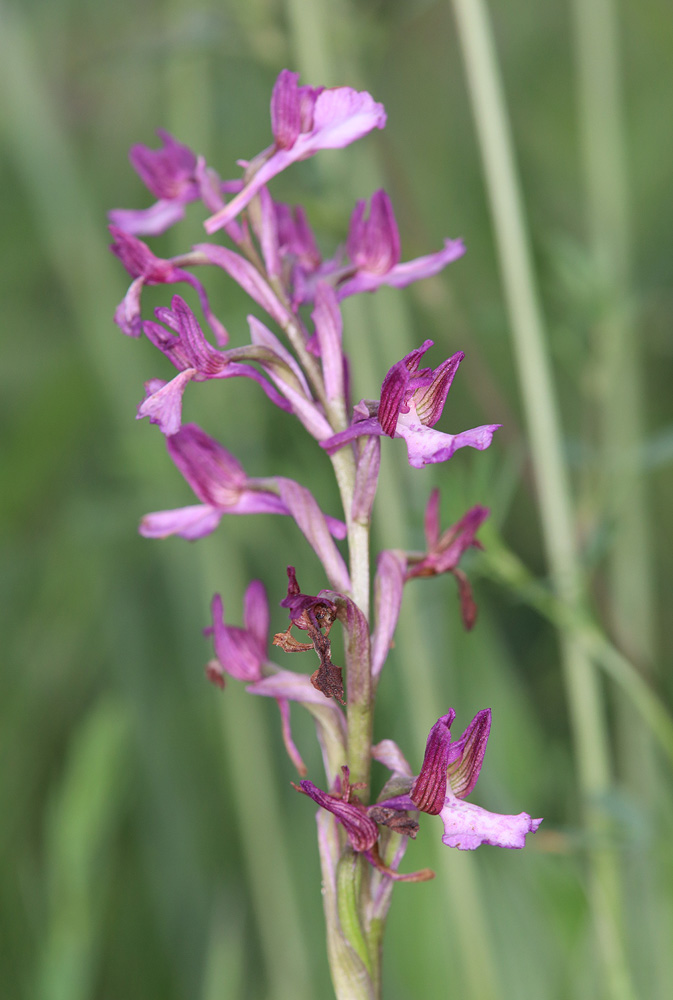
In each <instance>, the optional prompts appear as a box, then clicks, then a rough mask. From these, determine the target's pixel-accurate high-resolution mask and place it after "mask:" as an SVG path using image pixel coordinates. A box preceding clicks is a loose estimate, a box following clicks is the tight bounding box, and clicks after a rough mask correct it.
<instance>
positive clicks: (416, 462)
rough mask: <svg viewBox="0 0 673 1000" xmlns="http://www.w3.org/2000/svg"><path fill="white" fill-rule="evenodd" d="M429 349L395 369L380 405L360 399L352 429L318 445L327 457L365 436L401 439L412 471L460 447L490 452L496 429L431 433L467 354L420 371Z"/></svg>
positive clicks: (485, 427) (444, 458)
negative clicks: (487, 449)
mask: <svg viewBox="0 0 673 1000" xmlns="http://www.w3.org/2000/svg"><path fill="white" fill-rule="evenodd" d="M432 345H433V341H432V340H426V341H425V342H424V343H423V344H422V346H421V347H419V348H418V349H417V350H415V351H411V352H410V353H409V354H407V355H406V356H405V357H404V358H402V360H401V361H398V362H397V364H394V365H393V367H392V368H391V369H390V371H389V372H388V374H387V375H386V377H385V379H384V380H383V386H382V388H381V400H380V402H379V403H368V402H366V401H365V400H363V401H362V402H361V403H359V404H358V406H357V407H356V408H355V414H354V420H353V423H352V424H351V426H350V427H348V428H346V430H345V431H341V432H340V433H339V434H335V435H333V436H332V437H331V438H329V439H328V440H327V441H322V442H321V446H322V447H323V448H325V450H326V451H327V452H329V454H330V455H331V454H333V453H334V452H335V451H338V450H339V448H342V447H343V446H344V445H345V444H347V443H348V442H349V441H353V440H355V438H358V437H363V436H364V435H369V434H374V435H383V434H386V435H388V436H389V437H397V438H404V440H405V442H406V445H407V453H408V456H409V464H410V465H412V466H413V467H414V468H416V469H420V468H422V467H423V466H424V465H426V464H428V463H430V462H445V461H447V459H449V458H451V456H452V455H453V453H454V452H455V451H457V450H458V448H464V447H466V446H469V447H470V448H477V449H478V450H479V451H483V450H484V449H485V448H488V446H489V445H490V443H491V440H492V438H493V434H494V432H495V431H496V430H497V429H498V427H499V426H500V424H485V425H483V426H481V427H474V428H472V429H471V430H468V431H462V432H461V433H460V434H445V433H444V432H442V431H436V430H434V425H435V424H436V423H437V421H438V420H439V418H440V417H441V415H442V410H443V409H444V403H445V402H446V397H447V395H448V392H449V389H450V387H451V383H452V382H453V377H454V375H455V374H456V371H457V369H458V365H459V364H460V362H461V361H462V360H463V358H464V356H465V355H464V354H463V352H462V351H458V352H457V353H456V354H453V355H452V356H451V357H450V358H447V360H446V361H443V362H442V364H441V365H439V366H438V367H437V368H435V369H434V370H433V369H432V368H421V369H419V367H418V365H419V362H420V359H421V358H422V357H423V355H424V354H425V352H426V351H427V350H428V348H429V347H432Z"/></svg>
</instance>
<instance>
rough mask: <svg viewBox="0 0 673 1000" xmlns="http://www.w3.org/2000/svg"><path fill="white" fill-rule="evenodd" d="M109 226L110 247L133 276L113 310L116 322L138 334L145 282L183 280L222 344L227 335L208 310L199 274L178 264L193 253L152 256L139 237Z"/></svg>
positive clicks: (140, 331)
mask: <svg viewBox="0 0 673 1000" xmlns="http://www.w3.org/2000/svg"><path fill="white" fill-rule="evenodd" d="M109 229H110V232H111V233H112V235H113V237H114V243H112V244H111V246H110V250H112V253H113V254H115V256H116V257H119V259H120V261H121V262H122V264H123V265H124V267H125V268H126V270H127V271H128V273H129V274H130V275H131V277H132V278H133V281H132V283H131V286H130V288H129V290H128V292H127V293H126V295H125V296H124V298H123V299H122V301H121V302H120V303H119V305H118V306H117V308H116V310H115V314H114V321H115V323H116V324H117V326H119V327H120V328H121V330H122V331H123V332H124V333H126V334H128V335H129V336H131V337H139V336H140V334H141V333H142V332H143V325H142V319H141V315H140V295H141V292H142V289H143V287H144V286H145V285H175V284H177V283H178V282H180V281H185V282H187V284H189V285H191V286H192V288H194V289H195V291H196V293H197V295H198V296H199V301H200V302H201V308H202V309H203V314H204V316H205V317H206V319H207V320H208V323H209V325H210V328H211V330H212V331H213V333H214V334H215V337H216V339H217V342H218V344H220V346H224V345H225V344H226V343H227V341H228V339H229V337H228V334H227V331H226V330H225V328H224V326H223V325H222V323H220V321H219V319H218V318H217V317H216V316H215V315H214V314H213V312H212V311H211V308H210V304H209V302H208V296H207V295H206V290H205V288H204V287H203V285H202V284H201V282H200V281H199V280H198V278H195V277H194V275H193V274H190V272H189V271H185V269H184V266H181V265H185V264H189V263H192V260H191V257H193V255H190V254H184V255H183V256H181V257H173V258H170V259H169V260H162V259H161V258H160V257H155V255H154V254H153V253H152V251H151V250H150V248H149V247H148V246H147V244H146V243H143V242H142V240H139V239H137V238H136V237H135V236H132V235H131V234H130V233H126V232H124V230H123V229H120V228H119V227H118V226H110V227H109Z"/></svg>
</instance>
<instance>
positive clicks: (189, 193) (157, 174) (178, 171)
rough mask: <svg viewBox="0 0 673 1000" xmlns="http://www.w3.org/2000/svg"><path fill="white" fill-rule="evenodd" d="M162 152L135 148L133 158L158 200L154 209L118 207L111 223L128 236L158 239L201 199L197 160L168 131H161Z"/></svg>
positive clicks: (139, 145)
mask: <svg viewBox="0 0 673 1000" xmlns="http://www.w3.org/2000/svg"><path fill="white" fill-rule="evenodd" d="M157 135H158V136H159V138H160V139H161V142H162V145H161V147H160V149H150V148H149V147H148V146H143V145H141V144H138V145H135V146H132V147H131V151H130V153H129V159H130V160H131V165H132V166H133V168H134V170H135V171H136V173H137V174H138V175H139V177H140V179H141V180H142V182H143V183H144V184H145V186H146V187H147V188H149V190H150V191H151V192H152V194H153V195H154V196H155V198H157V199H158V201H156V202H155V203H154V205H152V206H151V207H150V208H145V209H139V210H137V211H136V210H133V209H125V208H116V209H113V210H112V211H111V212H110V213H109V218H110V220H111V221H112V222H113V223H114V224H115V225H116V226H118V227H119V228H120V229H123V230H124V231H125V232H127V233H134V234H136V235H140V236H142V235H145V236H157V235H159V234H160V233H164V232H165V231H166V230H167V229H169V228H170V227H171V226H172V225H174V223H176V222H179V221H180V220H181V219H182V218H184V214H185V205H187V204H189V202H191V201H197V200H198V199H199V198H200V197H201V184H200V183H199V181H198V179H197V176H196V169H197V158H196V156H195V155H194V153H193V152H192V151H191V149H189V148H188V147H187V146H183V145H182V143H180V142H178V141H177V140H176V139H174V138H173V136H172V135H170V133H168V132H166V131H164V129H157Z"/></svg>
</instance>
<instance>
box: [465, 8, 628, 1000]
mask: <svg viewBox="0 0 673 1000" xmlns="http://www.w3.org/2000/svg"><path fill="white" fill-rule="evenodd" d="M453 7H454V10H455V14H456V20H457V24H458V31H459V35H460V42H461V47H462V50H463V56H464V60H465V68H466V74H467V80H468V88H469V92H470V98H471V101H472V108H473V113H474V117H475V124H476V129H477V134H478V139H479V144H480V147H481V155H482V160H483V166H484V172H485V175H486V187H487V190H488V196H489V200H490V203H491V212H492V215H493V223H494V227H495V236H496V242H497V245H498V251H499V260H500V267H501V272H502V280H503V285H504V291H505V297H506V302H507V308H508V311H509V314H510V323H511V331H512V338H513V344H514V351H515V356H516V362H517V366H518V370H519V379H520V382H521V388H522V396H523V405H524V410H525V415H526V422H527V425H528V434H529V437H530V443H531V452H532V456H533V464H534V470H535V477H536V483H537V489H538V494H539V505H540V517H541V521H542V531H543V536H544V542H545V548H546V550H547V558H548V560H549V565H550V569H551V575H552V578H553V581H554V587H555V590H556V592H557V594H558V596H559V598H560V599H561V600H562V601H563V602H564V603H567V604H568V605H569V606H570V607H571V608H573V609H578V608H580V607H581V598H582V594H581V589H582V588H581V574H580V566H579V560H578V557H577V552H576V547H575V539H574V527H573V508H572V500H571V494H570V485H569V482H568V477H567V473H566V468H565V464H564V457H563V448H562V441H561V427H560V421H559V417H558V411H557V404H556V393H555V390H554V385H553V380H552V376H551V369H550V363H549V358H548V354H547V348H546V343H545V332H544V324H543V320H542V313H541V310H540V306H539V302H538V295H537V289H536V282H535V277H534V273H533V266H532V261H531V254H530V246H529V238H528V233H527V228H526V222H525V215H524V209H523V202H522V198H521V191H520V184H519V179H518V176H517V171H516V167H515V161H514V150H513V143H512V137H511V132H510V125H509V118H508V115H507V110H506V105H505V98H504V92H503V87H502V80H501V77H500V70H499V66H498V61H497V56H496V51H495V44H494V40H493V33H492V28H491V23H490V20H489V17H488V12H487V9H486V4H485V3H484V2H483V0H453ZM560 641H561V649H562V654H563V667H564V674H565V684H566V691H567V697H568V703H569V710H570V718H571V723H572V730H573V738H574V743H575V754H576V760H577V768H578V780H579V784H580V788H581V792H582V798H583V800H584V808H585V815H586V822H587V826H588V828H589V830H590V832H591V834H592V835H593V837H592V839H593V840H594V842H595V843H596V845H597V846H596V847H594V848H592V850H591V851H590V852H589V864H590V872H589V886H590V889H589V895H590V903H591V908H592V913H593V919H594V925H595V931H596V935H597V938H598V940H599V944H600V948H601V953H602V958H603V967H604V971H605V976H606V981H607V982H608V983H609V986H610V992H611V996H613V997H615V998H616V997H619V998H628V997H631V996H633V990H632V988H631V985H630V983H629V977H628V971H627V968H626V964H625V961H624V955H625V948H624V941H623V932H622V928H621V913H622V904H621V898H620V888H619V872H618V865H617V859H616V857H615V854H614V851H613V850H612V849H611V848H610V847H609V846H608V840H607V837H606V836H605V835H606V833H607V829H606V825H607V824H606V817H605V815H604V813H603V811H602V809H601V807H600V805H599V803H600V801H601V800H603V799H605V797H606V796H607V793H608V791H609V789H610V784H611V773H610V770H611V769H610V756H609V744H608V734H607V729H606V722H605V715H604V709H603V704H602V697H601V691H600V688H599V685H598V677H597V672H596V670H595V667H594V665H593V663H592V662H591V659H590V657H589V656H588V655H587V652H586V650H585V649H584V647H583V646H582V644H581V642H579V640H578V639H577V637H576V636H575V635H573V634H572V633H563V632H562V633H561V636H560Z"/></svg>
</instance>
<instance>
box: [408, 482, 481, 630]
mask: <svg viewBox="0 0 673 1000" xmlns="http://www.w3.org/2000/svg"><path fill="white" fill-rule="evenodd" d="M488 515H489V509H488V507H480V506H479V505H476V506H475V507H471V508H470V509H469V510H468V512H467V513H466V514H464V515H463V517H462V518H461V519H460V521H457V522H456V524H452V525H451V527H450V528H447V529H446V531H443V532H442V534H441V535H440V533H439V490H437V489H435V490H433V491H432V493H431V494H430V499H429V500H428V505H427V507H426V511H425V538H426V541H427V545H428V550H427V552H426V554H425V555H424V556H422V557H421V558H416V557H415V556H408V557H407V571H406V577H405V582H406V580H411V579H412V578H413V577H416V576H437V575H438V574H439V573H452V574H453V576H455V578H456V581H457V583H458V591H459V595H460V610H461V615H462V618H463V623H464V625H465V628H466V629H468V630H469V629H471V628H472V627H473V625H474V623H475V620H476V617H477V605H476V604H475V603H474V598H473V596H472V587H471V585H470V581H469V580H468V578H467V577H466V575H465V573H464V572H463V570H461V569H460V568H459V566H458V564H459V562H460V560H461V558H462V556H463V554H464V553H465V552H466V551H467V549H469V548H472V547H474V548H477V549H480V548H481V547H482V546H481V543H480V542H479V541H478V539H477V538H476V537H475V536H476V533H477V531H478V529H479V527H480V525H481V524H483V522H484V521H485V520H486V518H487V517H488Z"/></svg>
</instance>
